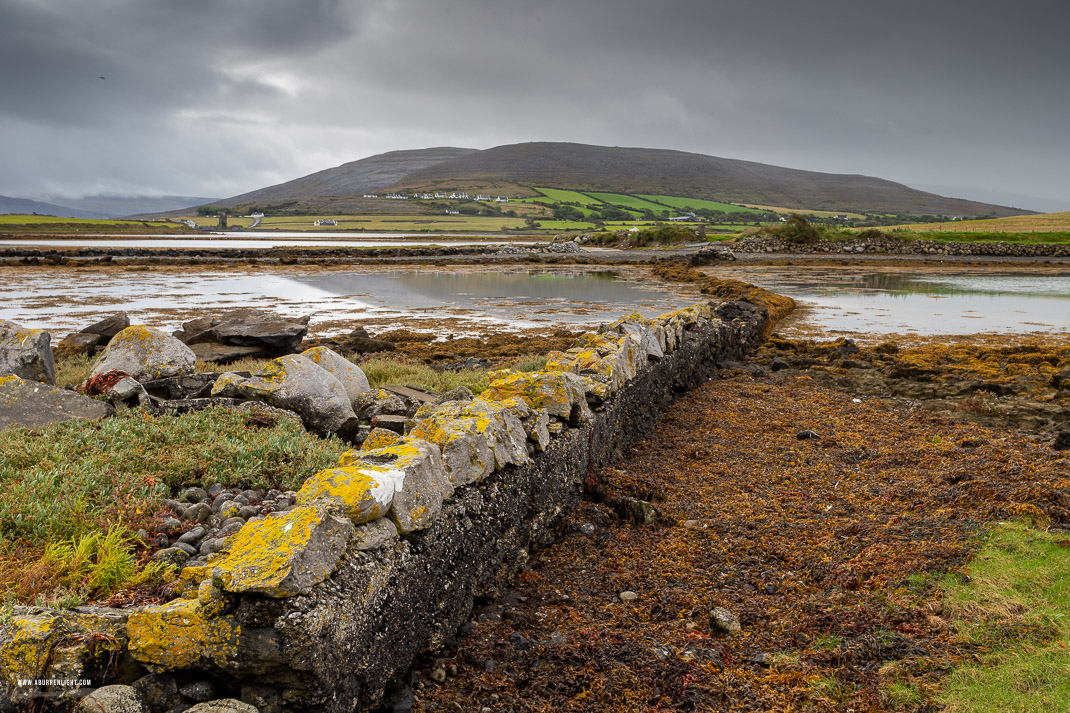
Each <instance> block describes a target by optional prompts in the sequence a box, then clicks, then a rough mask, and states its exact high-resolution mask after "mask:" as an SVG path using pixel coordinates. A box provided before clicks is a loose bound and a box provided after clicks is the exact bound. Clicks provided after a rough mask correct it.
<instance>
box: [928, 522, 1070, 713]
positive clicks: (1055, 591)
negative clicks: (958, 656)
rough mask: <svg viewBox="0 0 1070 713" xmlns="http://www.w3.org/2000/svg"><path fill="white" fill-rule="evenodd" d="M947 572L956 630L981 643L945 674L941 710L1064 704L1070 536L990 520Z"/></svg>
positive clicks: (1069, 667) (1069, 656)
mask: <svg viewBox="0 0 1070 713" xmlns="http://www.w3.org/2000/svg"><path fill="white" fill-rule="evenodd" d="M967 571H968V574H969V582H968V583H966V584H963V583H961V578H949V579H948V581H947V582H946V583H945V590H944V596H945V599H944V607H945V610H946V611H947V612H948V613H949V616H950V618H951V619H952V620H953V621H954V622H955V624H956V632H957V635H958V636H959V637H960V638H962V639H963V640H965V641H967V642H970V643H972V644H973V645H975V646H978V647H980V649H981V651H982V652H984V651H987V652H989V653H987V654H986V655H984V656H982V657H981V658H980V660H979V661H978V662H977V663H970V664H966V665H963V666H961V667H960V668H958V669H957V670H956V671H954V672H953V673H952V674H951V676H950V677H949V678H948V679H947V680H946V681H945V682H944V685H943V687H942V688H943V690H942V694H941V700H942V702H943V703H944V704H945V705H946V706H947V707H946V709H945V710H946V711H947V712H948V713H964V712H966V711H969V712H970V713H987V712H989V711H991V712H992V713H995V712H996V711H999V712H1000V713H1003V712H1005V711H1023V712H1024V711H1038V712H1039V711H1056V710H1059V711H1064V710H1067V709H1068V707H1070V649H1068V644H1070V539H1067V535H1066V533H1046V532H1042V531H1039V530H1035V529H1031V528H1029V527H1027V526H1025V525H1023V524H1017V523H1015V524H1002V525H999V526H997V527H996V529H995V530H994V531H993V532H992V535H991V537H990V538H989V540H988V541H987V542H986V544H985V546H984V547H983V548H982V549H981V551H980V552H978V553H977V555H976V556H975V557H974V559H973V561H972V562H971V564H970V566H969V568H968V570H967Z"/></svg>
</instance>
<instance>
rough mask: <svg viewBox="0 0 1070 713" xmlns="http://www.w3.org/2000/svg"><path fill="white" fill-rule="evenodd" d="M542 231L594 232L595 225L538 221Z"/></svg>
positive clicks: (581, 222) (575, 222) (576, 221)
mask: <svg viewBox="0 0 1070 713" xmlns="http://www.w3.org/2000/svg"><path fill="white" fill-rule="evenodd" d="M535 222H536V223H538V225H537V226H536V227H537V228H539V229H541V230H592V229H593V228H594V223H588V222H586V221H581V220H541V219H540V220H536V221H535Z"/></svg>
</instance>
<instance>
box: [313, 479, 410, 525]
mask: <svg viewBox="0 0 1070 713" xmlns="http://www.w3.org/2000/svg"><path fill="white" fill-rule="evenodd" d="M403 477H404V474H402V473H401V472H400V471H395V472H394V473H390V472H386V473H384V472H381V471H380V472H375V471H368V470H362V469H361V468H358V467H355V466H343V467H341V468H331V469H329V470H321V471H320V472H318V473H316V474H315V475H313V476H312V477H311V478H309V479H308V480H306V481H305V484H304V485H303V486H301V490H300V491H298V493H297V502H298V504H299V505H311V504H312V503H314V502H317V501H327V502H330V503H334V504H338V505H340V506H341V507H342V511H343V512H345V514H346V516H347V517H349V519H350V520H352V521H353V524H354V525H360V524H362V523H365V522H370V521H371V520H378V519H379V518H381V517H382V516H383V515H384V514H385V512H386V510H387V509H388V508H389V507H390V503H391V501H392V500H393V499H394V489H395V483H396V482H397V480H398V479H399V478H403Z"/></svg>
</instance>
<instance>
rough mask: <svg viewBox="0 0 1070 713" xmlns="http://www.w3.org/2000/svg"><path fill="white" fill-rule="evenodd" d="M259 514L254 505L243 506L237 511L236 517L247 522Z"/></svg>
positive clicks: (258, 509)
mask: <svg viewBox="0 0 1070 713" xmlns="http://www.w3.org/2000/svg"><path fill="white" fill-rule="evenodd" d="M259 514H260V508H258V507H257V506H255V505H244V506H242V508H241V510H238V517H240V518H241V519H242V520H248V519H249V518H251V517H254V516H256V515H259Z"/></svg>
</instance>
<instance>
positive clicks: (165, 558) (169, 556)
mask: <svg viewBox="0 0 1070 713" xmlns="http://www.w3.org/2000/svg"><path fill="white" fill-rule="evenodd" d="M186 547H189V545H186ZM190 549H192V548H190ZM152 558H153V559H154V560H156V561H157V562H163V563H164V564H173V565H175V566H176V567H181V566H182V565H184V564H186V562H188V561H189V558H190V553H189V552H187V551H186V550H185V549H183V548H181V547H168V548H167V549H163V550H160V551H159V552H157V553H156V554H154V555H153V556H152Z"/></svg>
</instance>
